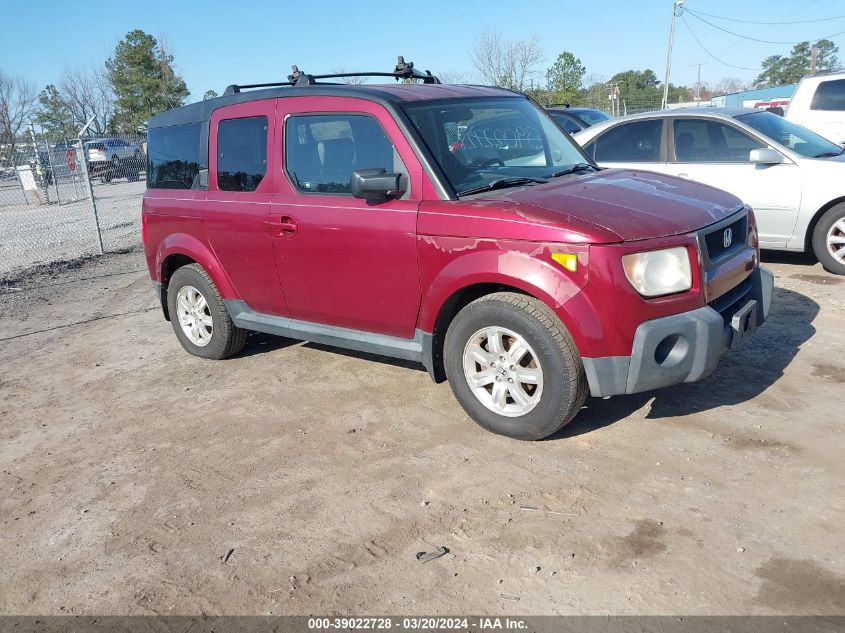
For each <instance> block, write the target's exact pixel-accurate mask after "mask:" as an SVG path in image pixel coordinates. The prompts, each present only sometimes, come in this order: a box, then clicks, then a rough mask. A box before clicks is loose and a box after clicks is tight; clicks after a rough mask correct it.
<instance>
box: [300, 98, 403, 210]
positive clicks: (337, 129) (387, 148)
mask: <svg viewBox="0 0 845 633" xmlns="http://www.w3.org/2000/svg"><path fill="white" fill-rule="evenodd" d="M379 168H381V169H386V170H387V171H388V172H393V173H401V174H407V171H406V170H405V167H404V166H403V164H402V161H401V159H400V158H399V154H398V153H397V152H396V150H395V148H394V147H393V143H391V142H390V138H388V136H387V134H386V133H385V131H384V129H383V128H382V127H381V125H380V124H379V122H378V121H377V120H376V119H374V118H373V117H371V116H367V115H363V114H326V115H323V114H320V115H313V116H304V115H303V116H299V115H297V116H291V117H289V118H288V120H287V122H286V123H285V171H287V173H288V176H289V177H290V179H291V182H292V183H293V185H294V187H296V189H297V190H299V191H301V192H302V193H341V194H348V193H351V188H350V178H351V177H352V172H353V171H354V170H356V169H379Z"/></svg>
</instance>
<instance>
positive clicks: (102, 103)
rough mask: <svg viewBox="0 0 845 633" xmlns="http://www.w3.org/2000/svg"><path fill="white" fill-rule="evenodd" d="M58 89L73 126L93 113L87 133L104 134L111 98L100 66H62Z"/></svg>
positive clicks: (110, 108) (108, 86) (83, 122)
mask: <svg viewBox="0 0 845 633" xmlns="http://www.w3.org/2000/svg"><path fill="white" fill-rule="evenodd" d="M59 91H60V95H61V99H62V102H63V105H64V106H65V108H67V111H68V112H69V114H70V115H71V117H72V120H73V122H74V124H75V125H78V126H79V127H82V126H83V125H84V124H85V123H86V121H88V119H89V118H90V117H91V115H92V114H95V115H96V116H97V118H96V119H95V120H94V122H93V123H92V124H91V128H90V129H91V132H92V133H93V134H95V135H98V136H101V135H104V134H106V129H107V126H108V122H109V119H110V118H111V112H112V104H113V100H114V97H113V94H112V89H111V84H110V83H109V80H108V77H107V76H106V72H105V69H104V68H100V67H96V66H92V67H90V68H83V67H80V66H76V67H73V68H65V70H64V71H63V72H62V76H61V78H60V79H59Z"/></svg>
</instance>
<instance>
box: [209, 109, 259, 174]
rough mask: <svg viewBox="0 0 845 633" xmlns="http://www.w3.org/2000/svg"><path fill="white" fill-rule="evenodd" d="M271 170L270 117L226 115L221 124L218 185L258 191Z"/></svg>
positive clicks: (218, 130) (218, 136) (218, 142)
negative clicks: (228, 117) (268, 123)
mask: <svg viewBox="0 0 845 633" xmlns="http://www.w3.org/2000/svg"><path fill="white" fill-rule="evenodd" d="M266 171H267V117H264V116H255V117H247V118H244V119H223V120H222V121H220V124H219V125H218V127H217V188H218V189H220V191H255V190H256V189H257V188H258V185H259V184H260V183H261V180H262V179H263V178H264V173H265V172H266Z"/></svg>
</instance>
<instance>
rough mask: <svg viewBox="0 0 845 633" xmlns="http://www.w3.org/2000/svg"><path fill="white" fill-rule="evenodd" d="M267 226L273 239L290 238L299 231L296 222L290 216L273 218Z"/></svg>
mask: <svg viewBox="0 0 845 633" xmlns="http://www.w3.org/2000/svg"><path fill="white" fill-rule="evenodd" d="M267 224H268V225H269V226H270V234H271V235H272V236H273V237H290V236H291V235H293V234H295V233H296V231H297V224H296V220H295V219H294V218H292V217H290V216H289V215H283V216H280V217H275V218H272V219H271V220H270V221H269V222H267Z"/></svg>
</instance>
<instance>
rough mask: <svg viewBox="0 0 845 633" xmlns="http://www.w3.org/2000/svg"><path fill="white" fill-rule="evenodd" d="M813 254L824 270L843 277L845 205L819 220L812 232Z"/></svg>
mask: <svg viewBox="0 0 845 633" xmlns="http://www.w3.org/2000/svg"><path fill="white" fill-rule="evenodd" d="M813 253H815V255H816V257H817V258H818V260H819V261H820V262H821V264H822V266H824V268H825V270H828V271H830V272H832V273H835V274H837V275H845V203H840V204H837V205H836V206H835V207H832V208H830V209H828V210H827V212H826V213H825V214H824V215H823V216H822V217H821V218H819V221H818V223H816V228H815V229H814V230H813Z"/></svg>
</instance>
